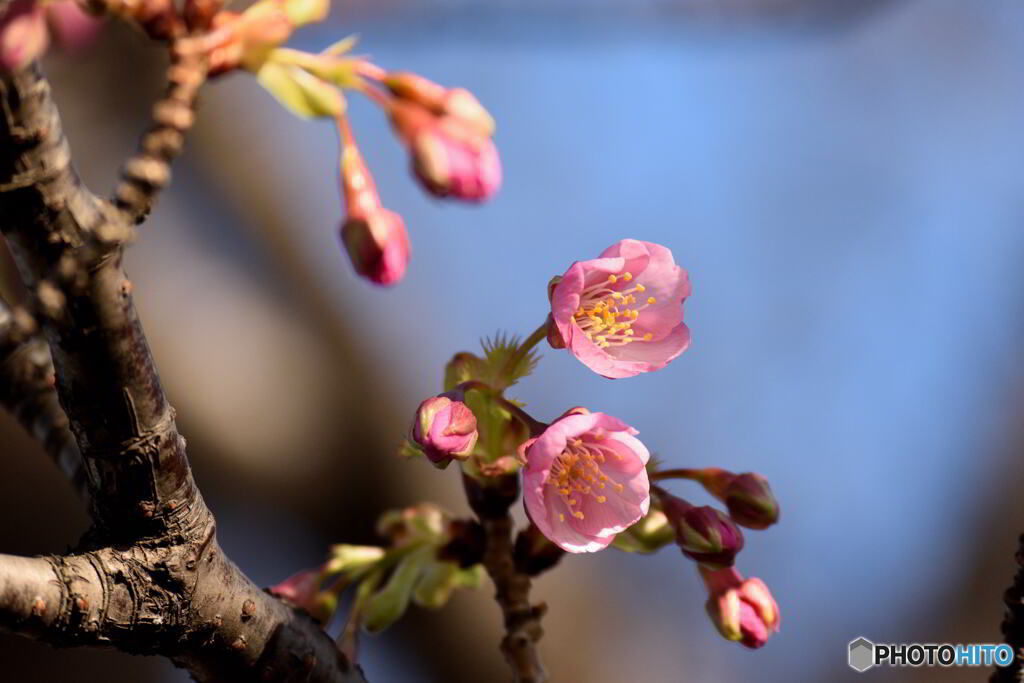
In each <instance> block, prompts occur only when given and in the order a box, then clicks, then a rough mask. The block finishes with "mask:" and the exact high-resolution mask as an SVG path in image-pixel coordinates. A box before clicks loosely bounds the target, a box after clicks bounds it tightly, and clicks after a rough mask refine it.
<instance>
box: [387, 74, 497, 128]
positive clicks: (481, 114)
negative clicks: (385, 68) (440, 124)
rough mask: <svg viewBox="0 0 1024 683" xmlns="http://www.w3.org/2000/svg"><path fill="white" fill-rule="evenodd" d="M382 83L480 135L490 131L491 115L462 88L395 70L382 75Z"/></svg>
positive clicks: (398, 93)
mask: <svg viewBox="0 0 1024 683" xmlns="http://www.w3.org/2000/svg"><path fill="white" fill-rule="evenodd" d="M384 85H385V86H387V88H388V90H390V91H391V94H393V95H395V96H396V97H398V98H399V99H403V100H407V101H409V102H414V103H416V104H418V105H420V106H421V107H423V108H425V109H427V110H428V111H430V112H432V113H434V114H436V115H438V116H445V115H447V116H452V117H454V118H457V119H459V120H461V121H463V122H465V123H466V124H468V125H470V126H472V127H473V128H474V129H475V130H476V131H478V132H479V133H480V134H481V135H486V136H488V137H490V136H491V135H493V134H494V118H493V117H492V116H491V115H490V113H489V112H488V111H487V110H486V109H485V108H484V106H483V105H482V104H480V101H479V100H478V99H477V98H476V97H475V96H474V95H473V93H471V92H469V91H468V90H466V89H465V88H451V89H449V88H445V87H444V86H441V85H438V84H437V83H434V82H433V81H431V80H428V79H426V78H424V77H422V76H420V75H418V74H413V73H409V72H404V71H397V72H392V73H389V74H387V75H386V76H385V77H384Z"/></svg>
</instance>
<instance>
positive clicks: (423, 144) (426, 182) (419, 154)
mask: <svg viewBox="0 0 1024 683" xmlns="http://www.w3.org/2000/svg"><path fill="white" fill-rule="evenodd" d="M391 122H392V124H393V125H394V127H395V130H396V131H397V132H398V134H399V135H400V136H401V137H402V139H403V140H405V142H406V144H407V145H408V146H409V151H410V153H411V154H412V166H413V173H414V174H415V175H416V177H417V178H418V179H419V180H420V182H422V183H423V186H424V187H425V188H426V189H427V191H428V192H430V193H431V194H433V195H435V196H437V197H453V198H455V199H463V200H466V201H474V202H479V201H483V200H485V199H487V198H489V197H490V196H491V195H493V194H494V193H495V192H497V190H498V187H499V186H500V185H501V161H500V159H499V158H498V150H497V148H496V147H495V146H494V143H493V142H491V139H490V138H489V137H487V136H485V135H481V134H480V133H479V131H477V130H476V129H475V128H473V127H472V126H471V125H469V124H467V123H466V122H465V121H463V120H461V119H458V118H456V117H454V116H441V117H438V116H436V115H435V114H433V113H431V112H430V111H428V110H427V109H425V108H423V107H421V106H419V105H416V104H411V103H408V102H403V101H395V102H393V103H392V105H391Z"/></svg>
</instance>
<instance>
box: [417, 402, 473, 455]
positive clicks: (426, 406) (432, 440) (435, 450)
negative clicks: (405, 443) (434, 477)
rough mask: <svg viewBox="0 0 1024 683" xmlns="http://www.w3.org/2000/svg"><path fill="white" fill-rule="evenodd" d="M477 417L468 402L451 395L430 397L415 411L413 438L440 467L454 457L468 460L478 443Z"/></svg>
mask: <svg viewBox="0 0 1024 683" xmlns="http://www.w3.org/2000/svg"><path fill="white" fill-rule="evenodd" d="M477 436H478V434H477V431H476V416H475V415H473V411H472V410H470V409H469V408H468V407H467V406H466V404H465V403H463V402H461V401H453V400H452V399H451V398H449V397H448V396H444V395H441V396H435V397H433V398H428V399H427V400H426V401H424V402H423V403H421V404H420V407H419V408H418V409H417V410H416V420H415V421H414V422H413V425H412V440H413V441H415V442H416V443H417V444H419V446H420V447H421V448H422V449H423V451H424V452H425V453H426V455H427V458H429V459H430V462H432V463H434V465H435V466H437V467H439V468H444V467H447V466H448V464H449V463H450V462H451V461H452V459H453V458H456V459H458V460H465V459H466V458H468V457H469V455H470V453H472V452H473V447H474V446H475V445H476V439H477Z"/></svg>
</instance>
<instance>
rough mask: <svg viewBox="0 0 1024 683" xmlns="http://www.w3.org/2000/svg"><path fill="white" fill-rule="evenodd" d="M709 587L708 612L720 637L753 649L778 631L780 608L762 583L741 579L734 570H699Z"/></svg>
mask: <svg viewBox="0 0 1024 683" xmlns="http://www.w3.org/2000/svg"><path fill="white" fill-rule="evenodd" d="M701 576H702V577H703V578H704V582H705V584H706V585H707V587H708V593H709V597H708V602H707V605H706V607H707V611H708V616H710V617H711V621H712V622H713V623H714V624H715V627H716V628H717V629H718V631H719V633H721V634H722V636H724V637H725V638H727V639H728V640H734V641H738V642H740V643H741V644H743V645H745V646H746V647H749V648H752V649H756V648H759V647H761V646H762V645H764V644H765V642H767V640H768V638H769V637H770V636H771V634H772V633H774V632H776V631H778V630H779V621H780V619H779V606H778V604H776V602H775V598H773V597H772V594H771V591H769V590H768V586H766V585H765V584H764V582H763V581H762V580H761V579H758V578H750V579H746V580H744V579H743V576H742V575H741V574H740V573H739V572H738V571H736V570H735V569H734V568H731V567H730V568H728V569H722V570H719V571H708V570H705V569H701Z"/></svg>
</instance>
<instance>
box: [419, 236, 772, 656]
mask: <svg viewBox="0 0 1024 683" xmlns="http://www.w3.org/2000/svg"><path fill="white" fill-rule="evenodd" d="M690 291H691V288H690V282H689V278H688V276H687V273H686V271H685V270H684V269H683V268H681V267H680V266H679V265H677V264H676V263H675V259H674V257H673V255H672V252H671V251H670V250H669V249H668V248H667V247H665V246H663V245H660V244H654V243H651V242H643V241H639V240H633V239H626V240H622V241H620V242H618V243H616V244H614V245H612V246H610V247H609V248H608V249H606V250H605V251H604V252H602V253H601V254H600V255H599V256H598V258H596V259H590V260H584V261H577V262H575V263H573V264H572V265H571V266H569V268H568V269H567V270H566V272H565V273H564V274H562V275H559V276H557V277H555V278H553V279H552V280H551V282H550V283H549V286H548V299H549V303H550V310H549V313H548V315H547V320H546V321H545V323H544V324H543V325H541V326H540V327H539V328H538V329H537V331H535V332H534V334H533V335H532V336H531V337H530V338H528V339H527V340H526V341H524V342H523V343H521V344H516V343H509V342H507V340H506V341H505V342H504V344H502V343H495V344H492V345H491V347H490V348H489V349H485V351H486V353H485V357H484V358H478V357H476V356H474V355H473V354H470V353H467V352H462V353H460V354H457V355H456V356H455V358H453V360H452V362H451V363H450V364H449V367H448V369H447V371H446V373H445V374H446V386H445V389H446V393H444V394H441V395H440V396H438V397H435V398H431V399H427V400H426V401H424V402H423V404H421V406H420V408H419V410H418V411H417V414H416V418H415V420H414V422H413V429H412V430H411V433H410V439H411V443H410V446H409V448H410V449H411V451H412V452H415V451H416V450H417V449H418V450H419V451H421V452H422V453H423V454H425V455H426V456H427V457H428V458H429V460H430V461H431V462H432V463H433V464H434V465H436V466H438V467H446V466H448V465H449V464H450V463H451V462H454V461H458V462H460V463H461V466H462V470H463V472H464V475H465V476H468V477H469V478H470V479H472V480H475V481H477V482H478V484H477V485H478V486H479V487H481V488H483V489H486V487H488V486H492V485H493V480H494V479H495V478H496V477H502V476H505V477H507V476H513V475H514V476H518V475H519V473H520V471H521V477H522V491H523V501H524V506H525V510H526V514H527V517H528V518H529V520H530V524H531V528H533V529H535V530H536V533H537V534H539V535H541V536H542V537H543V538H545V539H547V541H548V542H549V543H550V544H552V545H553V546H554V547H556V548H558V549H560V550H561V551H563V552H568V553H591V552H595V551H599V550H602V549H604V548H607V547H608V546H610V545H614V546H615V547H618V548H620V549H622V550H626V551H631V552H652V551H654V550H657V549H658V548H660V547H662V546H664V545H665V544H667V543H670V542H672V541H675V543H676V544H677V545H678V546H679V548H680V550H681V551H682V553H683V555H684V556H685V557H687V558H689V559H690V560H692V561H694V562H695V563H696V564H697V566H698V568H699V570H700V574H701V576H702V577H704V581H705V586H706V587H707V589H708V592H709V600H708V610H709V614H711V616H712V620H713V622H714V623H715V624H716V626H717V627H718V629H719V631H720V632H721V633H722V634H723V635H724V636H725V637H727V638H729V639H731V640H736V641H739V642H741V643H742V644H744V645H746V646H748V647H760V646H761V645H763V644H764V643H765V641H766V640H767V638H768V636H769V635H770V634H771V633H772V632H774V631H775V630H777V629H778V625H779V612H778V607H777V605H776V604H775V602H774V599H773V598H772V597H771V594H770V592H769V591H768V589H767V588H766V587H765V586H764V583H763V582H761V581H760V579H743V578H742V576H741V575H740V574H739V572H738V571H737V570H736V569H735V560H736V556H737V554H738V553H739V552H740V551H741V550H742V548H743V545H744V537H743V533H742V531H741V527H746V528H749V529H764V528H767V527H769V526H771V525H772V524H774V523H775V522H776V521H777V520H778V517H779V505H778V502H777V501H776V499H775V496H774V494H773V493H772V490H771V487H770V486H769V485H768V483H767V481H766V480H765V479H764V478H763V477H761V476H760V475H758V474H756V473H751V472H747V473H740V474H734V473H731V472H728V471H726V470H723V469H720V468H714V467H712V468H704V469H661V468H660V466H659V465H658V464H657V463H655V462H654V461H652V459H651V456H650V452H649V451H648V449H647V447H646V446H645V445H644V443H643V442H642V441H641V440H640V439H639V438H638V431H637V430H636V429H634V428H633V427H632V426H630V425H629V424H627V423H626V422H624V421H623V420H621V419H619V418H617V417H614V416H612V415H608V414H606V413H602V412H596V411H591V410H589V409H587V408H584V407H576V408H571V409H569V410H567V411H566V412H565V413H564V414H562V415H561V416H559V417H558V418H556V419H554V420H553V421H551V422H550V423H549V424H546V423H543V422H541V421H539V420H537V419H535V418H533V417H532V416H530V415H529V414H528V413H526V411H525V410H524V409H523V407H522V406H521V405H520V404H518V403H516V402H514V401H510V400H509V399H506V398H505V397H504V390H505V389H506V388H508V387H509V386H510V385H511V384H513V383H514V382H515V381H516V380H518V379H519V378H520V377H521V376H523V375H525V374H528V373H529V372H530V370H532V365H533V363H534V362H535V359H533V358H532V347H533V346H534V345H535V344H537V343H538V342H539V341H540V340H542V339H547V341H548V343H549V345H550V346H551V347H552V348H555V349H565V350H567V351H568V352H569V353H570V354H571V355H572V356H574V357H575V358H577V359H578V360H579V361H580V362H582V363H583V364H584V365H585V366H586V367H588V368H589V369H590V370H592V371H593V372H595V373H597V374H599V375H602V376H604V377H607V378H611V379H617V378H625V377H631V376H634V375H638V374H641V373H646V372H652V371H655V370H659V369H661V368H664V367H665V366H666V365H668V364H669V363H670V362H671V361H672V360H673V359H675V358H677V357H678V356H679V355H680V354H682V353H683V352H684V351H685V350H686V348H687V347H688V345H689V343H690V332H689V329H688V328H687V326H686V324H685V323H684V322H683V305H684V302H685V300H686V298H687V297H688V296H689V295H690ZM495 415H497V416H498V417H497V418H495ZM669 479H685V480H690V481H694V482H696V483H698V484H700V485H702V486H703V487H704V489H705V490H706V491H707V492H708V493H710V494H711V495H712V496H713V497H715V498H716V499H718V500H719V501H721V502H722V503H723V504H724V506H725V509H724V510H723V509H719V508H716V507H714V506H708V505H704V506H697V505H693V504H691V503H689V502H687V501H686V500H684V499H683V498H680V497H677V496H675V495H673V494H672V493H670V492H669V491H667V490H666V489H665V488H664V482H665V481H666V480H669Z"/></svg>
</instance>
